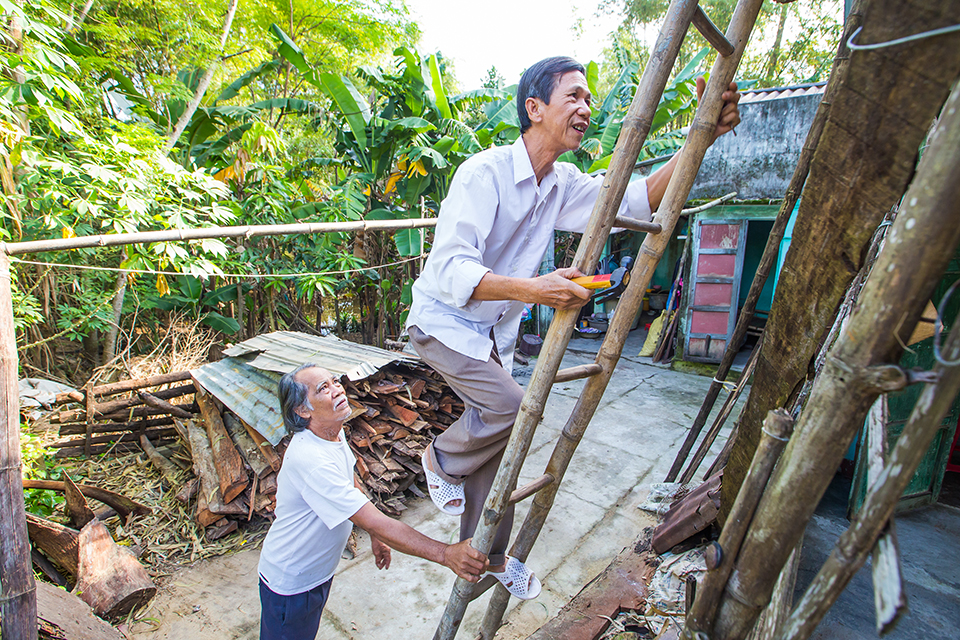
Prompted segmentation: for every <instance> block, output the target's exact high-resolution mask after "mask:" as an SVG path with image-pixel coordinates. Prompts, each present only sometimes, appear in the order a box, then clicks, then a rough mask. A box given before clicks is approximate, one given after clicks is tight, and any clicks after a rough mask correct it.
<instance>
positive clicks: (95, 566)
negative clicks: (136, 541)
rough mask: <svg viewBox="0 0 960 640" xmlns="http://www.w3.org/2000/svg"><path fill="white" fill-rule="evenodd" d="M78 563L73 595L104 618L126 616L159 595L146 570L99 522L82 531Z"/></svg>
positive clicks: (95, 521) (87, 526)
mask: <svg viewBox="0 0 960 640" xmlns="http://www.w3.org/2000/svg"><path fill="white" fill-rule="evenodd" d="M79 559H80V568H79V572H78V577H77V586H76V588H75V589H74V593H75V594H76V595H78V596H79V597H80V599H81V600H83V601H84V602H86V603H87V604H88V605H90V607H91V608H92V609H93V611H94V612H95V613H96V614H97V615H98V616H100V617H102V618H117V617H120V616H124V615H126V614H128V613H130V612H131V611H132V610H134V609H135V608H137V607H139V606H141V605H143V604H146V603H147V602H149V601H150V599H151V598H152V597H153V596H154V594H155V593H156V592H157V587H156V586H155V585H154V584H153V581H152V580H151V579H150V575H149V574H147V572H146V570H145V569H144V568H143V567H142V566H141V565H140V563H139V562H138V561H137V559H136V558H135V557H134V556H133V554H132V553H130V552H129V551H127V550H126V549H123V548H122V547H120V546H119V545H117V543H116V542H114V541H113V538H112V537H110V532H109V531H107V528H106V527H105V526H103V523H102V522H100V521H99V520H93V521H92V522H90V523H89V524H87V525H86V526H85V527H84V528H83V529H81V530H80V538H79Z"/></svg>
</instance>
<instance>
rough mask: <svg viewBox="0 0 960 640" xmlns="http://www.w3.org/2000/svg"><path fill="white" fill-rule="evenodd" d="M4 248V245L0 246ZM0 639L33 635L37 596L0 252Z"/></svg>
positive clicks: (9, 307)
mask: <svg viewBox="0 0 960 640" xmlns="http://www.w3.org/2000/svg"><path fill="white" fill-rule="evenodd" d="M0 249H2V245H0ZM0 389H2V397H0V410H2V412H3V421H2V424H3V434H2V438H0V514H3V515H2V516H0V635H2V636H3V637H4V638H16V639H17V640H20V639H21V638H24V639H26V640H34V639H35V638H36V637H37V592H36V588H37V587H36V584H35V583H34V579H33V568H32V563H31V560H30V542H29V541H28V539H27V516H26V510H25V508H24V502H23V484H22V480H21V473H20V467H21V460H20V403H19V392H18V391H17V334H16V329H15V328H14V324H13V298H12V295H11V288H10V260H9V258H8V257H7V255H6V253H4V252H3V251H2V250H0Z"/></svg>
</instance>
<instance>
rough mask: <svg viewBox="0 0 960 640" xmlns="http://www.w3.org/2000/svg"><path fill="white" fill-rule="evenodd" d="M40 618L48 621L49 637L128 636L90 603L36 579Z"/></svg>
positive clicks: (122, 639)
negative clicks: (102, 618)
mask: <svg viewBox="0 0 960 640" xmlns="http://www.w3.org/2000/svg"><path fill="white" fill-rule="evenodd" d="M37 618H38V621H39V622H41V623H47V625H49V626H50V627H52V629H51V628H48V629H46V633H47V635H48V637H53V638H70V640H126V636H124V635H123V634H122V633H120V632H119V631H118V630H117V629H115V628H114V627H113V626H112V625H110V624H108V623H106V622H104V621H103V620H101V619H100V618H98V617H97V616H95V615H94V614H93V611H91V610H90V605H88V604H87V603H86V602H84V601H83V600H81V599H80V598H78V597H77V596H75V595H73V594H72V593H70V592H68V591H64V590H63V589H58V588H57V587H55V586H53V585H50V584H46V583H44V582H37Z"/></svg>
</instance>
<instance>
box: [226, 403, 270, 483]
mask: <svg viewBox="0 0 960 640" xmlns="http://www.w3.org/2000/svg"><path fill="white" fill-rule="evenodd" d="M223 422H224V424H225V425H226V427H227V431H229V432H230V437H231V438H233V442H234V444H236V445H237V449H239V450H240V453H241V454H242V455H243V458H244V460H246V461H247V464H248V465H250V468H251V469H252V470H253V472H254V473H255V474H256V475H257V477H259V478H263V477H264V476H265V475H267V474H269V473H274V470H273V467H271V466H270V463H269V462H267V458H266V456H264V455H263V452H262V451H261V449H260V447H258V446H257V443H256V442H254V441H253V438H251V437H250V434H249V433H247V430H246V429H245V428H244V426H243V424H241V422H240V420H239V419H238V418H237V417H235V416H234V415H233V414H232V413H225V414H224V415H223Z"/></svg>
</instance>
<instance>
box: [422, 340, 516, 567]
mask: <svg viewBox="0 0 960 640" xmlns="http://www.w3.org/2000/svg"><path fill="white" fill-rule="evenodd" d="M409 333H410V342H411V343H412V344H413V347H414V348H415V349H416V350H417V353H418V354H420V357H421V358H423V360H424V362H426V363H427V364H429V365H430V366H431V367H433V368H434V370H436V371H437V372H439V373H440V375H442V376H443V378H444V380H446V382H447V384H448V385H450V387H451V388H452V389H453V390H454V391H455V392H456V394H457V395H458V396H460V399H461V400H463V403H464V407H465V408H464V412H463V415H461V416H460V419H459V420H457V421H456V422H454V423H453V424H452V425H450V426H449V427H447V430H446V431H444V432H443V433H441V434H440V435H439V436H437V437H436V439H434V441H433V444H432V445H431V446H430V447H429V448H428V449H427V455H428V456H429V457H430V463H431V465H432V467H433V469H434V470H435V471H436V472H437V474H438V475H439V476H440V477H441V478H443V479H444V480H446V481H447V482H451V483H453V484H461V483H462V484H463V489H464V493H465V494H466V505H465V508H464V512H463V514H462V515H461V516H460V539H461V540H466V539H467V538H471V537H473V534H474V532H475V531H476V530H477V523H478V522H479V521H480V515H481V512H482V511H483V503H484V502H485V501H486V499H487V494H488V493H490V487H491V486H493V480H494V478H495V477H496V474H497V469H498V468H499V466H500V458H501V457H502V456H503V449H504V447H506V446H507V440H508V439H509V438H510V431H511V430H512V429H513V423H514V421H516V418H517V412H518V411H520V401H521V400H522V399H523V388H522V387H521V386H520V385H519V384H517V382H516V381H515V380H514V379H513V377H512V376H511V375H510V374H509V373H507V372H506V371H505V370H504V368H503V367H502V366H501V365H500V359H499V357H498V356H497V348H496V345H494V348H493V350H492V351H491V354H490V358H489V359H488V360H487V361H485V362H484V361H481V360H474V359H473V358H470V357H468V356H465V355H463V354H462V353H458V352H456V351H454V350H453V349H450V348H449V347H447V346H445V345H444V344H443V343H442V342H440V341H439V340H437V339H436V338H433V337H431V336H428V335H426V334H425V333H423V331H421V330H420V329H419V327H416V326H411V327H410V330H409ZM513 511H514V509H513V506H512V505H511V506H510V507H509V508H508V509H507V512H506V513H505V514H504V517H503V520H502V521H501V522H500V526H499V528H498V529H497V533H496V536H495V537H494V540H493V545H492V546H491V548H490V553H489V554H488V557H489V559H490V564H491V565H494V566H496V565H500V564H503V562H504V561H505V557H504V554H505V553H506V550H507V545H508V544H509V543H510V530H511V528H512V526H513Z"/></svg>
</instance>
